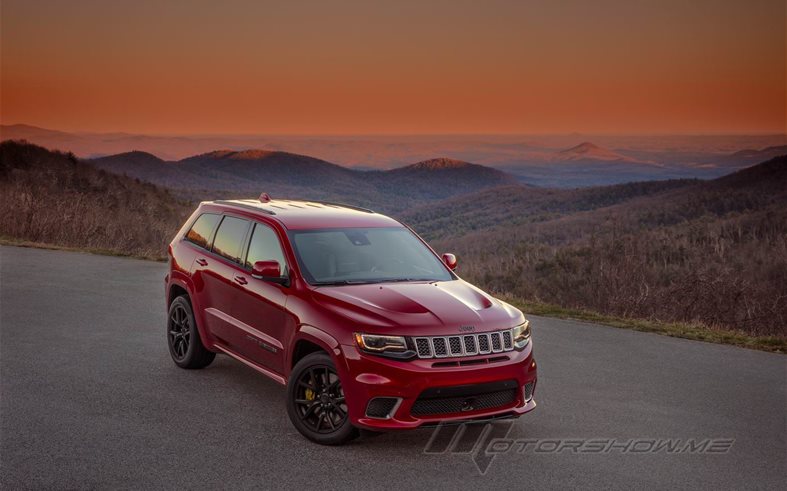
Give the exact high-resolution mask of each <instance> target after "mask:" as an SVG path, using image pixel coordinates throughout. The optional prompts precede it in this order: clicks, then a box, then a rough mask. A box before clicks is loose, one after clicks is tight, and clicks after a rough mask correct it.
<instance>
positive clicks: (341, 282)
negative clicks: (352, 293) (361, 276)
mask: <svg viewBox="0 0 787 491" xmlns="http://www.w3.org/2000/svg"><path fill="white" fill-rule="evenodd" d="M370 283H375V282H373V281H364V280H337V281H317V282H315V283H314V285H315V286H341V285H368V284H370Z"/></svg>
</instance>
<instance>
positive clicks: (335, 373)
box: [165, 194, 536, 444]
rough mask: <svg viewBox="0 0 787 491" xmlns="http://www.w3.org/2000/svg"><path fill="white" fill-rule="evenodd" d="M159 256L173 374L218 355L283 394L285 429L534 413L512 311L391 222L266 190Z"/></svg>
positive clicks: (525, 354) (518, 322) (322, 437)
mask: <svg viewBox="0 0 787 491" xmlns="http://www.w3.org/2000/svg"><path fill="white" fill-rule="evenodd" d="M168 253H169V258H170V268H169V274H167V277H166V280H165V281H166V299H167V307H168V309H169V315H168V321H167V341H168V344H169V351H170V354H171V355H172V359H173V360H174V361H175V363H176V364H177V365H178V366H180V367H182V368H203V367H205V366H207V365H209V364H210V363H211V362H212V361H213V359H214V357H215V356H216V353H224V354H227V355H229V356H231V357H232V358H235V359H236V360H238V361H240V362H242V363H245V364H246V365H248V366H250V367H251V368H253V369H255V370H257V371H258V372H260V373H262V374H264V375H267V376H268V377H270V378H272V379H273V380H275V381H277V382H279V383H280V384H282V385H286V386H287V412H288V414H289V416H290V419H291V420H292V423H293V425H295V427H296V428H297V429H298V431H300V432H301V433H302V434H303V435H304V436H306V437H307V438H309V439H311V440H313V441H315V442H318V443H322V444H340V443H344V442H346V441H348V440H350V439H352V438H354V437H355V436H357V435H358V433H359V431H358V430H359V429H365V430H373V431H384V430H396V429H407V428H416V427H419V426H421V425H424V424H435V423H438V422H445V421H463V420H472V419H490V418H498V417H499V418H505V417H517V416H519V415H521V414H523V413H526V412H528V411H530V410H532V409H533V408H534V407H535V405H536V403H535V401H534V400H533V392H534V389H535V385H536V362H535V360H534V359H533V354H532V351H533V343H532V342H531V340H530V328H529V325H528V321H527V320H526V319H525V317H524V316H523V315H522V312H520V311H519V310H517V309H516V308H514V307H512V306H511V305H508V304H506V303H504V302H502V301H500V300H497V299H495V298H493V297H491V296H489V295H487V294H486V293H484V292H482V291H481V290H479V289H478V288H476V287H474V286H472V285H470V284H469V283H467V282H465V281H463V280H462V279H460V278H459V277H458V276H457V275H456V274H455V273H454V272H453V269H454V268H455V267H456V259H455V258H454V256H453V255H451V254H443V256H442V258H441V257H439V256H437V255H436V254H435V252H434V251H433V250H432V249H431V248H430V247H429V246H428V245H427V244H426V242H424V241H423V240H422V239H421V238H420V237H418V235H416V234H415V233H414V232H413V231H412V230H411V229H410V228H408V227H407V226H405V225H403V224H401V223H399V222H398V221H396V220H394V219H392V218H389V217H386V216H384V215H380V214H378V213H374V212H372V211H370V210H366V209H362V208H356V207H352V206H346V205H339V204H334V203H323V202H315V201H290V200H271V199H270V198H269V197H268V196H267V195H265V194H263V195H262V196H261V197H260V198H259V199H257V200H232V201H212V202H204V203H201V204H200V205H199V207H198V208H197V210H196V211H195V212H194V214H193V215H192V216H191V218H190V219H189V220H188V222H187V223H186V224H185V225H184V226H183V227H182V228H181V230H180V232H178V235H177V236H176V237H175V239H174V240H173V241H172V243H171V244H170V246H169V250H168Z"/></svg>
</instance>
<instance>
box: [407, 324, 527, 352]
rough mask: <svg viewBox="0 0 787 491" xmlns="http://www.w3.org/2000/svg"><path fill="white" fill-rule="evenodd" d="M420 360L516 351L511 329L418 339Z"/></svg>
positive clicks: (416, 344) (417, 350) (416, 346)
mask: <svg viewBox="0 0 787 491" xmlns="http://www.w3.org/2000/svg"><path fill="white" fill-rule="evenodd" d="M414 340H415V348H416V353H417V354H418V358H445V357H448V356H451V357H454V356H474V355H486V354H489V353H500V352H502V351H511V350H513V349H514V342H513V336H512V333H511V329H506V330H505V331H495V332H491V333H480V334H465V335H462V336H433V337H416V338H414Z"/></svg>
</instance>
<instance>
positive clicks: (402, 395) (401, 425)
mask: <svg viewBox="0 0 787 491" xmlns="http://www.w3.org/2000/svg"><path fill="white" fill-rule="evenodd" d="M532 350H533V343H532V341H531V342H530V344H528V346H527V347H525V349H524V350H522V351H516V350H515V351H509V352H506V353H504V354H505V355H506V356H507V358H508V359H507V360H503V361H495V362H493V363H488V364H483V365H481V364H476V365H468V366H451V367H446V366H445V364H446V362H451V361H459V360H461V361H464V362H466V361H472V360H481V359H485V358H486V359H488V358H490V355H479V356H472V357H462V358H440V359H414V360H409V361H398V360H392V359H389V358H385V357H381V356H375V355H370V354H367V353H363V352H361V351H359V350H358V348H357V347H356V346H354V345H341V351H342V355H343V359H344V360H343V361H344V366H342V367H341V369H340V371H341V372H344V373H340V375H341V376H342V386H343V389H344V394H345V397H346V401H347V406H348V412H349V417H350V420H351V421H352V423H353V424H354V425H356V426H358V427H361V428H367V429H372V430H396V429H408V428H417V427H419V426H421V425H424V424H435V423H441V422H452V421H453V422H456V421H462V420H470V419H483V418H494V417H506V416H508V417H517V416H520V415H522V414H524V413H526V412H528V411H531V410H532V409H533V408H535V407H536V403H535V400H534V399H533V398H532V394H533V392H534V391H535V383H536V378H537V377H536V362H535V360H534V358H533V353H532ZM435 363H440V364H441V365H442V366H440V367H434V366H432V365H433V364H435ZM337 368H338V367H337ZM503 381H515V382H516V387H517V390H516V395H515V397H513V400H511V401H510V402H506V403H505V404H503V405H499V406H495V407H490V408H488V409H478V410H475V409H469V410H462V411H459V412H447V413H441V414H431V415H423V414H418V415H415V414H413V411H412V409H413V405H414V403H415V402H416V400H417V399H418V397H419V396H420V395H421V394H422V393H423V392H424V391H426V390H427V389H434V388H439V387H453V388H455V387H458V386H474V385H480V384H493V383H501V382H503ZM529 383H532V384H533V385H531V386H530V388H531V390H530V391H529V392H530V396H531V397H530V398H529V399H528V400H526V398H525V393H524V387H525V385H526V384H529ZM512 386H513V385H512ZM376 397H395V398H399V399H400V400H399V401H398V403H397V405H396V407H395V409H394V410H393V411H392V414H391V415H390V417H389V418H387V419H381V418H372V417H369V416H367V415H366V407H367V404H368V402H369V401H370V400H371V399H373V398H376ZM416 412H418V411H417V410H416Z"/></svg>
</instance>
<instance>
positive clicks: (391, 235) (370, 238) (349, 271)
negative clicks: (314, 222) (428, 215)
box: [290, 227, 454, 285]
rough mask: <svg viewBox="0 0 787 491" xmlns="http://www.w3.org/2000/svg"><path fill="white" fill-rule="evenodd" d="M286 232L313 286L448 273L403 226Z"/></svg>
mask: <svg viewBox="0 0 787 491" xmlns="http://www.w3.org/2000/svg"><path fill="white" fill-rule="evenodd" d="M290 236H291V238H292V244H293V247H294V248H295V255H296V256H297V258H298V263H299V264H300V267H301V271H302V272H303V275H304V276H305V277H306V280H307V281H308V282H309V283H311V284H313V285H348V284H356V283H383V282H387V281H448V280H452V279H453V278H454V277H453V275H452V274H451V273H450V272H449V271H448V269H446V267H445V266H444V265H443V263H442V262H441V261H440V259H438V258H437V257H436V256H435V255H434V254H433V253H432V251H430V250H429V248H427V247H426V246H425V245H424V244H423V242H421V241H420V240H419V239H418V237H416V236H415V235H414V234H413V233H412V232H410V230H408V229H407V228H403V227H395V228H346V229H344V228H342V229H323V230H296V231H292V232H290Z"/></svg>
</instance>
